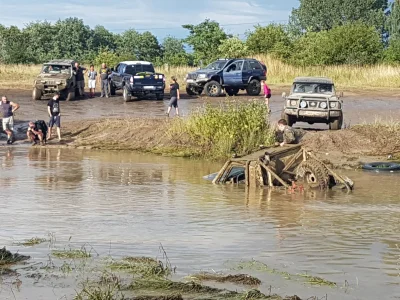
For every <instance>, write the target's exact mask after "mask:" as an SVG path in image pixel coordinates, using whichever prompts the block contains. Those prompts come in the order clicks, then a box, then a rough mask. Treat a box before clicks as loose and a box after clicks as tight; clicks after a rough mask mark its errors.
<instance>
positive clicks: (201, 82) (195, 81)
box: [186, 78, 208, 87]
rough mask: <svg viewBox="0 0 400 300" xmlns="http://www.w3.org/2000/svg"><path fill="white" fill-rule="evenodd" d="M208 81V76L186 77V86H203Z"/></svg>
mask: <svg viewBox="0 0 400 300" xmlns="http://www.w3.org/2000/svg"><path fill="white" fill-rule="evenodd" d="M207 81H208V78H197V79H186V85H187V86H189V85H190V86H195V87H203V86H204V85H205V84H206V83H207Z"/></svg>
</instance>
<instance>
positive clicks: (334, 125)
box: [329, 115, 343, 130]
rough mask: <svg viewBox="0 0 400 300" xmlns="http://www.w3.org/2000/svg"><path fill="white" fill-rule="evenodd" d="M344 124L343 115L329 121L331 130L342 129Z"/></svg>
mask: <svg viewBox="0 0 400 300" xmlns="http://www.w3.org/2000/svg"><path fill="white" fill-rule="evenodd" d="M342 125H343V115H341V116H340V117H339V118H337V119H334V120H333V121H332V122H330V123H329V129H330V130H340V129H342Z"/></svg>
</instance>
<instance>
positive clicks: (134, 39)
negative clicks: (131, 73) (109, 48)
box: [117, 29, 140, 59]
mask: <svg viewBox="0 0 400 300" xmlns="http://www.w3.org/2000/svg"><path fill="white" fill-rule="evenodd" d="M139 43H140V34H139V32H137V31H136V30H134V29H129V30H126V31H124V32H123V33H122V34H121V35H120V36H119V38H118V40H117V52H118V53H119V54H121V55H126V56H129V55H130V56H132V59H137V58H138V56H139V54H140V53H139V51H138V44H139Z"/></svg>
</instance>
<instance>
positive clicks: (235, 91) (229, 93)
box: [225, 88, 239, 97]
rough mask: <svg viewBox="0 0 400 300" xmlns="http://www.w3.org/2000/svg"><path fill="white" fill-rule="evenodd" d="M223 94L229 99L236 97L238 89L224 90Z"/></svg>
mask: <svg viewBox="0 0 400 300" xmlns="http://www.w3.org/2000/svg"><path fill="white" fill-rule="evenodd" d="M225 92H226V93H227V94H228V95H229V96H231V97H232V96H237V94H238V93H239V89H238V88H226V89H225Z"/></svg>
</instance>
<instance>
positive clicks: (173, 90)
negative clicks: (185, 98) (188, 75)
mask: <svg viewBox="0 0 400 300" xmlns="http://www.w3.org/2000/svg"><path fill="white" fill-rule="evenodd" d="M171 80H172V82H171V84H170V86H169V89H170V94H171V100H169V104H168V111H167V112H166V113H165V114H166V115H167V116H168V117H169V113H170V112H171V109H172V106H173V107H175V114H176V116H178V117H179V109H178V100H179V99H180V93H179V84H178V82H177V80H176V77H175V76H172V77H171Z"/></svg>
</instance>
